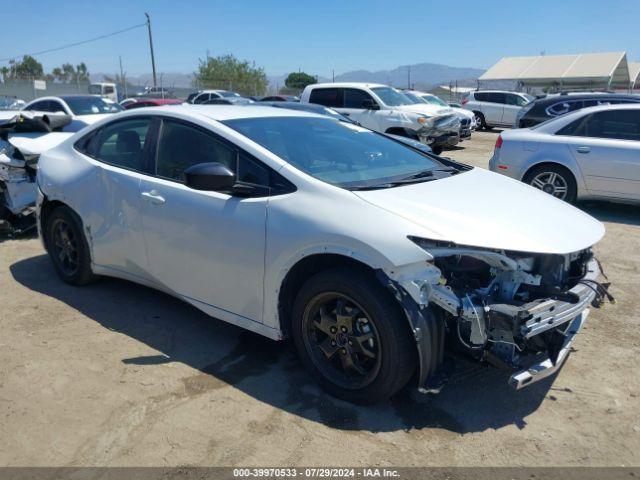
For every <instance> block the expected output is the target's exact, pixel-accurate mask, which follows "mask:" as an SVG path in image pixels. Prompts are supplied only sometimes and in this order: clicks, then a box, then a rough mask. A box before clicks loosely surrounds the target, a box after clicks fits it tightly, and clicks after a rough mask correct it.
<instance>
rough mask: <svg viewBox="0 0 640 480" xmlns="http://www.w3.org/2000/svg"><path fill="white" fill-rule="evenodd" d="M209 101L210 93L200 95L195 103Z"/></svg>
mask: <svg viewBox="0 0 640 480" xmlns="http://www.w3.org/2000/svg"><path fill="white" fill-rule="evenodd" d="M207 100H209V94H208V93H201V94H200V95H198V96H197V97H196V98H195V99H194V101H193V103H197V104H200V103H204V102H206V101H207Z"/></svg>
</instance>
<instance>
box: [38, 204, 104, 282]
mask: <svg viewBox="0 0 640 480" xmlns="http://www.w3.org/2000/svg"><path fill="white" fill-rule="evenodd" d="M43 234H44V240H45V244H46V246H47V252H48V253H49V258H51V261H52V263H53V267H54V268H55V270H56V273H57V274H58V275H59V276H60V278H61V279H62V280H63V281H64V282H66V283H68V284H70V285H86V284H88V283H91V282H93V281H95V280H96V278H97V277H96V276H95V275H94V274H93V272H92V271H91V255H90V253H89V245H88V243H87V239H86V237H85V236H84V232H83V231H82V222H81V220H80V218H79V217H78V215H77V214H76V213H75V212H73V210H71V209H70V208H69V207H65V206H59V207H56V208H55V209H54V210H53V211H52V212H51V213H49V214H48V215H47V217H46V218H45V220H44V230H43Z"/></svg>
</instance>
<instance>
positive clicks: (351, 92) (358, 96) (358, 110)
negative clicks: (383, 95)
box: [336, 88, 384, 131]
mask: <svg viewBox="0 0 640 480" xmlns="http://www.w3.org/2000/svg"><path fill="white" fill-rule="evenodd" d="M341 90H342V107H341V108H338V109H336V110H338V111H339V112H340V113H342V114H343V115H345V116H347V117H349V118H351V119H352V120H353V121H356V122H358V123H359V124H360V125H362V126H363V127H367V128H370V129H371V130H376V131H381V128H382V127H381V126H380V118H379V115H380V110H379V109H378V110H376V109H373V108H366V107H370V106H372V105H377V106H378V107H379V106H380V105H379V104H378V102H376V101H375V100H374V98H373V97H372V96H371V95H369V93H368V92H366V91H364V90H361V89H359V88H342V89H341ZM367 104H368V105H367ZM382 131H384V129H383V130H382Z"/></svg>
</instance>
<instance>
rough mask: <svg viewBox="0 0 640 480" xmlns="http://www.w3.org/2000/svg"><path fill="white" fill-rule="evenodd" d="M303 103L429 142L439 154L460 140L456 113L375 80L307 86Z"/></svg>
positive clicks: (302, 98) (386, 130)
mask: <svg viewBox="0 0 640 480" xmlns="http://www.w3.org/2000/svg"><path fill="white" fill-rule="evenodd" d="M300 101H301V102H303V103H317V104H319V105H324V106H325V107H330V108H334V109H335V110H337V111H338V112H340V113H341V114H343V115H346V116H348V117H349V118H351V119H353V120H355V121H357V122H358V123H359V124H360V125H362V126H364V127H367V128H370V129H371V130H375V131H376V132H381V133H392V134H395V135H401V136H405V137H409V138H412V139H414V140H418V141H420V142H422V143H424V144H427V145H429V146H430V147H431V148H432V149H433V151H434V152H435V153H436V154H439V153H440V152H442V149H443V148H444V147H451V146H454V145H457V144H458V142H459V141H460V132H459V131H460V121H459V120H458V117H457V116H456V115H454V114H453V113H443V114H434V110H433V108H432V107H430V106H428V105H426V104H421V103H416V102H415V101H414V100H411V99H410V98H408V97H407V96H406V95H404V94H403V93H402V92H400V91H399V90H396V89H395V88H391V87H389V86H387V85H380V84H371V83H317V84H313V85H309V86H307V87H306V88H305V89H304V91H303V92H302V95H301V97H300Z"/></svg>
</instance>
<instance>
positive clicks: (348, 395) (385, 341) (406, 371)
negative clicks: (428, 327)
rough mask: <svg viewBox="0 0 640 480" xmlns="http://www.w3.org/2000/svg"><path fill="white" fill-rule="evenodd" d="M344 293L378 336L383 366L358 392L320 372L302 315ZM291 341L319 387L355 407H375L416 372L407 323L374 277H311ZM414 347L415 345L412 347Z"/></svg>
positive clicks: (349, 273) (339, 272)
mask: <svg viewBox="0 0 640 480" xmlns="http://www.w3.org/2000/svg"><path fill="white" fill-rule="evenodd" d="M329 291H331V292H337V293H343V294H345V295H347V296H349V297H351V298H352V299H353V300H355V301H356V302H357V303H359V304H360V305H362V306H363V307H364V308H365V309H366V310H367V312H368V314H369V316H370V321H372V322H373V323H374V326H375V328H376V330H377V332H378V338H379V348H380V355H381V365H380V369H379V371H378V374H377V375H376V377H375V378H374V379H373V380H372V381H371V382H370V383H369V384H368V385H366V386H364V387H362V388H359V389H345V388H342V387H340V386H338V385H336V384H334V383H333V382H331V381H330V380H329V379H327V378H326V377H325V376H324V375H323V374H322V372H321V371H319V370H318V368H317V367H316V365H315V364H314V362H313V360H312V359H311V356H310V353H309V352H308V351H307V347H306V345H305V341H304V338H303V336H304V335H305V334H306V332H305V330H304V329H305V325H304V321H303V315H304V311H305V308H306V305H307V304H308V303H309V302H310V301H311V300H312V299H313V298H315V297H316V296H317V295H319V294H321V293H324V292H329ZM292 337H293V341H294V344H295V346H296V349H297V351H298V355H299V356H300V358H301V360H302V362H303V364H304V365H305V367H306V368H307V369H308V370H309V371H310V372H311V374H312V375H313V377H314V378H315V379H316V380H317V381H318V383H319V384H320V385H321V386H322V387H323V388H324V389H325V390H326V391H328V392H329V393H330V394H332V395H334V396H336V397H338V398H342V399H344V400H348V401H351V402H355V403H365V404H366V403H375V402H379V401H381V400H383V399H386V398H388V397H390V396H391V395H393V394H394V393H396V392H397V391H398V390H399V389H400V388H402V387H403V386H404V385H405V384H406V383H407V381H408V380H409V378H410V377H411V374H412V373H413V371H414V369H415V348H416V347H415V342H412V340H411V337H410V329H409V324H408V322H407V320H406V319H405V318H404V317H403V314H402V312H401V310H400V308H399V306H398V305H397V304H395V301H394V300H393V299H392V298H391V297H390V294H389V293H388V292H387V291H386V290H385V289H384V288H383V287H382V285H380V284H379V283H378V282H377V280H375V278H373V275H370V274H367V273H365V272H359V271H353V270H349V269H332V270H327V271H325V272H321V273H319V274H316V275H315V276H313V277H311V278H310V279H309V280H308V281H307V282H306V283H305V284H304V285H303V287H302V289H301V290H300V292H299V293H298V295H297V297H296V299H295V301H294V305H293V311H292ZM412 343H413V345H412Z"/></svg>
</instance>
